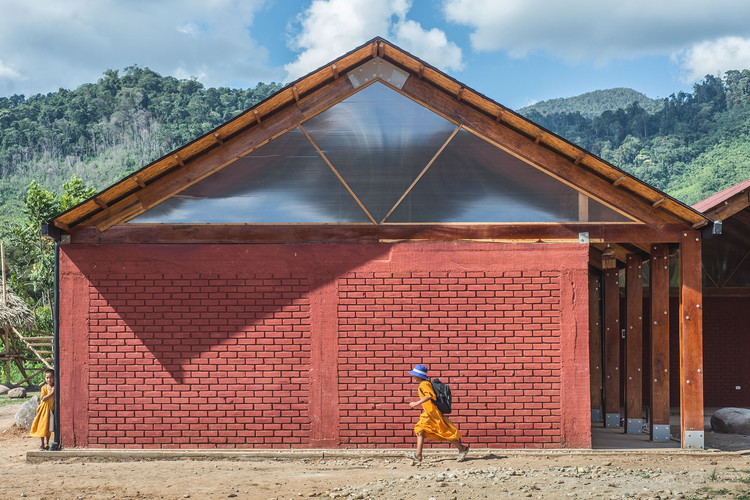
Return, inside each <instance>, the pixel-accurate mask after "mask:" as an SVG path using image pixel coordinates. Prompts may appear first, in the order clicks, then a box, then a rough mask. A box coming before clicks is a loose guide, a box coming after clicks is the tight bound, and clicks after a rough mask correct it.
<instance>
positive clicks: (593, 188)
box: [402, 78, 685, 227]
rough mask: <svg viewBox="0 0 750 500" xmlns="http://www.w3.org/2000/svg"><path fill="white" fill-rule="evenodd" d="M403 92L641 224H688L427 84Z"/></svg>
mask: <svg viewBox="0 0 750 500" xmlns="http://www.w3.org/2000/svg"><path fill="white" fill-rule="evenodd" d="M402 91H403V92H404V93H405V94H406V95H408V96H409V97H411V98H412V99H414V100H416V101H418V102H420V103H422V104H423V105H424V106H426V107H428V108H430V109H433V110H434V111H436V112H437V113H439V114H441V115H443V116H447V117H449V118H450V119H451V120H453V121H455V122H457V123H459V124H461V125H463V126H464V127H466V128H468V129H470V130H474V131H475V132H477V133H479V134H480V135H482V136H483V137H486V138H488V139H490V140H491V141H493V142H494V143H495V144H496V145H498V146H499V147H501V148H503V149H505V151H507V152H509V153H510V154H512V155H514V156H516V157H517V158H520V159H522V160H524V161H526V162H527V163H529V164H531V165H533V166H535V167H537V168H539V169H540V170H542V171H546V172H549V173H550V174H552V175H554V176H556V177H558V178H562V179H565V180H566V181H567V182H568V183H570V184H571V185H574V186H575V187H576V188H577V189H579V190H581V191H583V192H584V193H586V194H589V195H591V196H592V197H593V198H595V199H598V200H600V201H602V202H603V203H605V204H608V205H611V206H615V207H617V209H618V210H621V211H623V212H625V213H628V214H629V215H631V216H632V217H634V218H635V219H637V220H640V221H642V222H645V223H647V224H650V225H653V226H656V227H661V226H663V225H664V224H671V223H677V224H679V223H683V224H684V223H685V221H684V220H682V219H679V218H677V217H675V216H673V215H671V214H669V213H667V212H663V211H657V210H654V208H653V207H652V206H651V205H650V203H648V200H644V199H643V198H641V197H638V196H636V195H634V194H632V193H630V192H629V191H626V190H623V189H615V188H613V187H612V184H611V183H610V182H607V181H606V180H605V179H602V178H601V177H598V176H596V175H594V174H591V173H588V172H585V171H583V169H581V168H579V166H577V165H574V164H573V162H571V161H569V160H568V159H567V158H564V157H562V156H560V155H558V154H556V153H555V152H553V151H552V150H550V149H547V148H545V147H542V146H540V145H538V144H535V143H534V140H532V139H529V138H528V137H526V136H524V135H522V134H519V133H518V132H516V131H514V130H512V129H510V128H508V127H505V126H503V125H502V124H498V123H497V122H496V121H495V120H492V119H490V118H489V117H488V116H486V115H485V114H483V113H480V112H479V111H477V110H475V109H473V108H471V107H469V106H465V105H463V104H461V103H459V102H457V101H456V100H455V99H451V98H450V97H448V96H447V95H446V94H445V93H443V92H441V91H439V90H438V89H436V88H435V87H433V86H431V85H429V84H427V83H425V82H423V81H420V80H418V79H416V78H409V79H407V80H406V83H405V84H404V86H403V88H402Z"/></svg>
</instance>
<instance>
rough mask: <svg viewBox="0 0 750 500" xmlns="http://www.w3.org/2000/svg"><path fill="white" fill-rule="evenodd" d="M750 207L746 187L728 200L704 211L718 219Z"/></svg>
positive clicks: (749, 193)
mask: <svg viewBox="0 0 750 500" xmlns="http://www.w3.org/2000/svg"><path fill="white" fill-rule="evenodd" d="M747 207H750V189H747V190H745V191H743V192H741V193H738V194H736V195H734V196H732V197H731V198H729V199H728V200H725V201H723V202H722V203H721V204H719V205H717V206H715V207H713V208H711V209H709V210H706V211H705V212H704V213H705V214H706V215H707V216H708V217H710V218H712V219H715V220H716V219H719V220H727V219H728V218H730V217H732V216H733V215H734V214H736V213H737V212H741V211H742V210H744V209H746V208H747Z"/></svg>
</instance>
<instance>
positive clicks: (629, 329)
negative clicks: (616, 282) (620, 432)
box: [625, 254, 643, 434]
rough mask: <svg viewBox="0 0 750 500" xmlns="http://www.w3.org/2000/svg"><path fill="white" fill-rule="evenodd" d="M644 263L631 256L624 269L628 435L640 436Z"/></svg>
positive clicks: (626, 422) (626, 417) (641, 423)
mask: <svg viewBox="0 0 750 500" xmlns="http://www.w3.org/2000/svg"><path fill="white" fill-rule="evenodd" d="M642 266H643V261H642V260H641V258H640V257H639V256H638V255H634V254H630V255H628V257H627V262H626V266H625V290H626V293H625V295H626V317H627V325H625V346H626V347H625V372H626V373H625V432H626V433H628V434H640V433H641V431H642V425H643V419H642V411H643V410H642V408H643V273H642Z"/></svg>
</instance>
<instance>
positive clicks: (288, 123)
mask: <svg viewBox="0 0 750 500" xmlns="http://www.w3.org/2000/svg"><path fill="white" fill-rule="evenodd" d="M353 91H354V88H353V87H352V84H351V82H349V79H348V78H340V79H339V80H336V83H335V84H332V85H329V86H327V87H324V88H322V89H321V90H319V91H318V92H317V93H315V94H311V95H309V96H307V97H305V98H304V99H302V100H300V102H298V103H297V104H296V105H294V106H290V107H288V108H286V109H285V110H283V111H281V112H279V113H276V114H274V115H272V116H269V117H268V118H267V119H266V120H264V121H263V125H262V126H259V127H253V128H250V129H248V130H247V131H245V132H243V133H241V134H239V135H238V136H235V137H234V138H232V139H231V140H228V141H225V144H224V147H222V148H218V149H214V150H211V151H209V152H208V153H206V154H205V155H203V156H201V157H200V158H197V159H195V160H193V161H192V162H190V164H188V165H186V166H185V167H184V168H181V169H179V170H175V171H173V172H171V173H169V174H167V175H165V176H164V177H162V178H160V179H157V180H155V181H154V182H152V183H151V184H149V185H148V186H146V187H144V188H142V189H141V190H140V191H138V192H136V193H134V194H131V195H130V196H128V197H127V198H125V199H123V200H121V201H120V202H118V203H116V204H115V205H112V206H110V207H109V208H108V209H106V210H102V211H101V212H99V213H98V214H96V215H94V216H93V217H91V218H90V219H89V220H88V221H87V223H86V225H95V226H96V227H97V228H98V229H99V231H106V230H107V229H109V228H111V227H112V226H114V225H115V224H120V223H122V222H126V221H128V220H130V219H132V218H134V217H136V216H138V215H140V214H142V213H143V212H145V211H146V210H148V209H149V208H151V207H153V206H155V205H156V204H158V203H160V202H161V201H162V200H165V199H166V198H169V197H170V196H172V195H174V194H176V193H179V192H180V191H182V190H184V189H186V188H188V187H189V186H192V185H193V184H195V183H196V182H198V181H200V180H201V179H204V178H205V177H207V176H209V175H211V174H212V173H214V172H216V171H218V170H220V169H221V168H223V167H225V166H226V165H229V164H230V163H232V162H234V161H235V160H236V159H237V158H240V157H242V156H245V155H247V154H248V153H250V152H252V151H254V150H255V149H257V148H259V147H260V146H262V145H264V144H266V143H268V142H269V141H270V140H271V139H273V138H275V137H277V136H279V135H281V134H283V133H284V132H286V131H288V130H290V129H292V128H295V127H296V126H297V124H298V123H300V122H302V121H304V120H305V119H306V118H310V117H312V116H314V115H316V114H318V113H319V112H321V111H323V110H324V109H327V108H328V107H330V106H331V105H332V102H338V101H340V100H341V99H343V98H345V97H346V96H348V95H349V94H351V92H353Z"/></svg>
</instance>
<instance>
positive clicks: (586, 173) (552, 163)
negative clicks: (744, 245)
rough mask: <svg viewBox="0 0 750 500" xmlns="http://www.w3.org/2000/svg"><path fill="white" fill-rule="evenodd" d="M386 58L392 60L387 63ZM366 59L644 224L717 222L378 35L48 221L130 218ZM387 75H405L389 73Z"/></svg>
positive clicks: (309, 107) (288, 120) (73, 223)
mask: <svg viewBox="0 0 750 500" xmlns="http://www.w3.org/2000/svg"><path fill="white" fill-rule="evenodd" d="M381 61H385V62H386V63H387V67H386V68H385V69H384V70H383V68H382V64H381ZM368 63H369V64H370V65H371V66H372V65H375V67H374V71H375V73H377V72H378V71H385V72H386V73H388V71H389V69H388V68H390V67H393V68H396V70H397V71H394V72H393V73H392V74H391V73H388V74H385V75H384V74H383V73H377V75H376V77H377V78H378V79H380V80H381V81H384V82H387V83H388V84H389V85H391V86H394V85H398V86H399V87H398V88H399V90H400V92H402V93H403V94H404V95H406V96H407V97H409V98H411V99H413V100H415V101H418V102H420V103H421V104H423V105H424V106H426V107H427V108H429V109H431V110H433V111H435V112H436V113H438V114H440V115H442V116H445V117H448V118H449V119H451V120H452V121H455V122H456V123H458V124H460V125H462V126H464V127H466V128H467V129H469V130H474V131H478V132H480V133H481V134H482V135H483V136H485V137H487V138H488V139H489V140H490V141H491V142H493V143H495V144H496V145H497V146H498V147H500V148H501V149H503V150H505V151H506V152H508V153H510V154H511V155H514V156H516V157H518V158H520V159H522V160H524V161H526V162H527V163H529V164H531V165H533V166H535V167H537V168H539V169H540V170H542V171H545V172H547V173H548V174H550V175H552V176H553V177H556V178H558V179H563V180H564V181H565V182H566V183H569V184H570V185H572V186H574V187H575V188H576V189H579V190H580V191H582V192H584V193H586V194H587V195H590V196H592V197H593V198H595V199H599V200H603V201H605V202H607V203H608V204H610V205H612V206H614V207H617V208H619V209H621V210H622V211H623V212H625V213H628V214H629V215H631V216H633V217H634V218H636V219H638V220H641V221H643V222H644V223H646V224H650V225H653V226H655V227H661V226H663V225H665V224H678V225H684V226H686V227H693V228H698V227H703V226H705V225H706V224H708V223H709V222H711V220H710V219H709V218H707V217H706V216H705V215H703V214H701V213H699V212H698V211H697V210H695V209H692V208H690V207H688V206H686V205H684V204H683V203H681V202H679V201H678V200H675V199H674V198H672V197H670V196H668V195H666V194H664V193H663V192H661V191H659V190H657V189H655V188H653V187H651V186H649V185H648V184H646V183H644V182H642V181H640V180H638V179H637V178H635V177H633V176H631V175H630V174H628V173H626V172H624V171H622V170H620V169H619V168H617V167H615V166H613V165H611V164H609V163H607V162H605V161H603V160H602V159H600V158H598V157H596V156H595V155H593V154H591V153H590V152H588V151H586V150H584V149H582V148H580V147H578V146H576V145H574V144H572V143H570V142H569V141H567V140H565V139H563V138H562V137H560V136H558V135H556V134H554V133H552V132H550V131H548V130H546V129H544V128H542V127H540V126H539V125H537V124H535V123H533V122H531V121H530V120H528V119H526V118H524V117H523V116H521V115H519V114H517V113H515V112H514V111H512V110H510V109H508V108H506V107H504V106H502V105H500V104H498V103H497V102H495V101H493V100H491V99H489V98H487V97H485V96H484V95H482V94H480V93H478V92H476V91H475V90H473V89H471V88H469V87H467V86H465V85H463V84H461V83H460V82H458V81H456V80H454V79H453V78H451V77H449V76H448V75H446V74H444V73H442V72H441V71H439V70H437V69H436V68H434V67H432V66H430V65H429V64H427V63H425V62H423V61H422V60H420V59H418V58H416V57H414V56H412V55H411V54H409V53H407V52H405V51H403V50H402V49H400V48H398V47H396V46H395V45H393V44H391V43H390V42H388V41H386V40H384V39H382V38H379V37H378V38H374V39H373V40H371V41H369V42H367V43H365V44H363V45H362V46H360V47H358V48H356V49H354V50H353V51H351V52H349V53H348V54H345V55H343V56H342V57H340V58H338V59H336V60H335V61H332V62H331V63H329V64H326V65H325V66H323V67H321V68H319V69H318V70H316V71H313V72H312V73H310V74H308V75H307V76H304V77H302V78H300V79H299V80H297V81H295V82H293V83H290V84H289V85H287V86H286V87H284V88H283V89H281V90H280V91H278V92H277V93H275V94H274V95H272V96H270V97H269V98H267V99H265V100H264V101H262V102H260V103H258V104H257V105H255V106H253V107H252V108H250V109H248V110H247V111H245V112H244V113H242V114H240V115H238V116H237V117H235V118H233V119H232V120H230V121H228V122H226V123H225V124H223V125H221V126H219V127H217V128H216V129H214V130H212V131H210V132H208V133H207V134H205V135H203V136H202V137H199V138H197V139H196V140H194V141H192V142H190V143H188V144H186V145H184V146H182V147H180V148H178V149H176V150H175V151H173V152H171V153H169V154H167V155H165V156H163V157H162V158H160V159H158V160H156V161H154V162H152V163H150V164H149V165H146V166H145V167H143V168H142V169H140V170H138V171H137V172H134V173H132V174H130V175H129V176H127V177H125V178H124V179H122V180H120V181H119V182H117V183H115V184H113V185H112V186H110V187H108V188H106V189H104V190H102V191H101V192H99V193H97V194H96V195H94V196H93V197H91V198H90V199H88V200H86V201H84V202H83V203H81V204H79V205H77V206H76V207H73V208H71V209H69V210H68V211H66V212H63V213H61V214H59V215H57V216H56V217H54V218H53V219H52V220H51V221H50V224H51V225H53V226H55V227H57V228H59V229H61V230H63V231H72V230H74V228H76V227H77V226H92V225H93V226H96V227H97V228H98V229H99V231H106V230H107V229H109V228H110V227H112V226H114V225H116V224H119V223H121V222H126V221H127V220H130V219H132V218H133V217H135V216H137V215H139V214H141V213H143V212H145V211H146V210H149V209H150V208H152V207H154V206H156V205H158V204H159V203H161V202H162V201H163V200H165V199H167V198H169V197H170V196H172V195H173V194H175V193H177V192H179V191H181V190H182V189H185V188H186V187H188V186H190V185H192V184H194V183H196V182H199V181H200V180H202V179H204V178H205V177H207V176H209V175H211V174H212V173H214V172H216V171H218V170H220V169H222V168H223V167H224V166H226V165H228V164H230V163H231V162H233V161H234V160H235V159H237V158H239V157H240V156H243V155H245V154H248V153H249V152H251V151H253V150H255V149H257V148H259V147H261V146H262V145H264V144H266V143H268V142H269V141H271V140H272V139H274V138H276V137H278V136H279V135H281V134H283V133H285V132H286V131H287V130H289V129H290V128H292V127H294V126H296V124H298V123H299V122H301V121H304V120H306V119H309V118H311V117H312V116H315V115H316V114H318V113H320V112H322V111H324V110H325V109H327V108H328V107H330V106H332V105H334V104H336V103H337V102H339V101H341V100H342V99H344V98H345V97H347V96H348V95H351V94H352V93H353V92H354V91H355V90H356V87H355V85H356V84H357V79H359V82H360V83H359V84H362V83H365V82H366V80H367V75H366V74H364V73H363V72H362V68H363V65H365V64H368ZM368 70H373V68H372V67H369V68H368ZM399 75H401V76H399ZM391 77H393V78H395V79H397V80H399V81H398V82H391V81H390V79H391ZM363 80H364V81H363ZM402 80H403V81H402Z"/></svg>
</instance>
